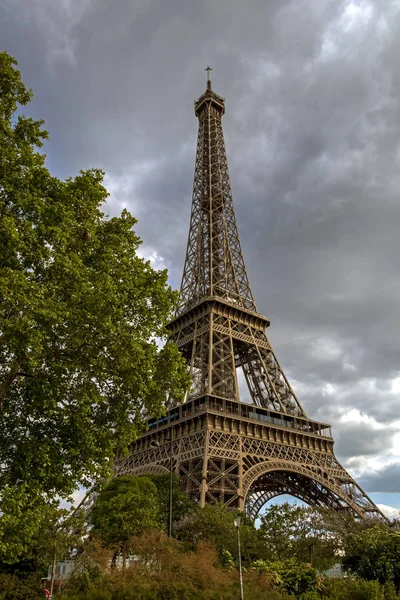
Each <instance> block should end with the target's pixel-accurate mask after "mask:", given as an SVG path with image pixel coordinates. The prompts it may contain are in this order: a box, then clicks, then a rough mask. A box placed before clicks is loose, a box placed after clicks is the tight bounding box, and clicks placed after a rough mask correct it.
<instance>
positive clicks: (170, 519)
mask: <svg viewBox="0 0 400 600" xmlns="http://www.w3.org/2000/svg"><path fill="white" fill-rule="evenodd" d="M164 439H165V441H166V442H169V493H168V537H169V538H171V537H172V487H173V485H172V484H173V468H172V467H173V460H172V458H173V456H172V441H173V440H172V435H171V437H169V438H164ZM150 446H152V447H153V448H159V447H160V442H158V441H156V440H153V441H152V442H150Z"/></svg>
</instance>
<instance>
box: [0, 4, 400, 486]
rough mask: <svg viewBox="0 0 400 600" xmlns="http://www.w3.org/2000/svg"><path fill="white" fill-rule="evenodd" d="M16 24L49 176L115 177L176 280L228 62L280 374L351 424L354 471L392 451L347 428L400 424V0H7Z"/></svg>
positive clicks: (250, 218)
mask: <svg viewBox="0 0 400 600" xmlns="http://www.w3.org/2000/svg"><path fill="white" fill-rule="evenodd" d="M2 11H3V16H4V18H2V19H0V40H1V44H2V45H3V46H4V47H5V48H6V49H7V50H8V51H9V52H10V53H11V54H13V55H15V56H16V57H17V59H18V60H19V63H20V68H21V71H22V73H23V77H24V79H25V81H26V82H27V84H28V85H30V86H32V87H33V88H34V90H35V100H34V102H33V104H32V106H31V108H30V112H31V113H32V114H33V116H36V117H43V118H45V119H46V125H47V128H48V129H49V131H50V136H51V137H50V141H49V143H48V144H47V145H46V152H47V155H48V164H49V166H50V168H51V169H52V171H53V172H55V173H56V174H58V175H59V176H62V177H65V176H68V175H72V174H74V173H75V172H77V171H78V170H79V169H81V168H88V167H91V166H99V167H102V168H104V170H105V171H106V173H107V182H108V185H109V187H110V190H111V191H112V192H113V193H112V197H111V199H110V202H109V203H108V206H107V207H106V211H107V212H109V213H110V214H115V213H118V212H119V211H120V210H121V207H122V206H127V207H128V208H129V209H130V210H131V212H132V213H133V214H134V215H135V216H136V217H137V218H138V219H139V223H138V227H137V229H138V232H139V233H140V235H141V236H142V237H143V239H144V244H145V248H146V250H147V252H148V253H154V252H155V253H157V255H158V256H161V257H162V258H163V259H164V262H165V264H166V265H167V266H168V268H169V270H170V277H171V281H172V283H173V285H174V286H178V285H179V283H180V276H181V270H182V266H183V259H184V252H185V249H186V238H187V228H188V222H189V214H190V196H191V186H192V180H193V166H194V155H195V145H196V130H197V124H196V119H195V117H194V114H193V100H194V99H195V98H196V97H198V96H199V95H200V94H201V93H202V91H203V89H204V81H205V76H204V72H203V69H204V67H205V66H206V65H207V64H208V63H211V65H212V66H213V67H214V71H213V73H212V76H213V86H214V88H215V89H216V91H217V92H218V93H220V94H221V95H223V96H224V97H225V98H226V106H227V113H226V115H225V117H224V129H225V135H226V145H227V151H228V159H229V163H230V171H231V179H232V185H233V191H234V195H235V198H236V211H237V219H238V226H239V232H240V235H241V240H242V246H243V253H244V257H245V261H246V264H247V268H248V271H249V277H250V281H251V284H252V287H253V292H254V295H255V297H256V300H257V304H258V308H259V310H260V311H261V312H263V313H265V314H267V316H268V317H269V318H270V319H271V323H272V325H271V329H270V332H268V333H269V337H270V339H271V342H272V344H273V346H274V348H275V350H276V352H277V355H278V357H279V359H280V362H281V364H282V365H283V367H284V368H285V369H286V371H287V374H288V376H289V377H290V378H291V379H292V381H293V383H294V387H295V388H296V390H297V392H298V396H299V398H300V400H301V401H302V403H303V404H304V406H305V408H306V410H307V411H308V413H309V415H310V416H311V417H313V418H316V419H321V420H322V421H327V420H331V421H332V422H333V424H334V432H335V437H336V439H337V443H336V449H337V452H338V453H339V454H340V455H341V456H342V457H344V458H345V459H346V460H348V459H351V458H352V457H353V458H354V457H358V458H357V460H359V459H360V457H363V456H367V455H368V456H372V455H374V454H375V455H379V454H390V452H391V447H392V441H393V440H392V435H393V433H394V431H395V428H393V429H390V435H387V436H385V435H383V433H382V431H383V430H382V429H377V428H376V427H375V429H373V428H372V425H371V427H370V426H369V425H368V423H366V422H365V421H361V422H360V423H359V424H353V425H352V426H351V427H352V428H351V427H350V425H346V421H345V419H342V417H343V415H346V412H348V411H350V410H351V409H354V408H355V409H357V410H358V411H359V412H360V413H361V414H362V415H367V416H368V417H371V418H372V419H375V421H376V422H378V423H382V424H387V425H389V426H390V424H391V423H392V422H393V421H395V420H397V419H398V418H399V400H400V398H399V392H397V393H396V391H395V389H394V390H393V389H392V380H393V379H395V378H396V377H398V376H399V375H400V338H399V335H398V331H399V330H400V310H399V306H400V279H399V259H398V257H399V255H400V236H399V234H398V232H399V230H400V199H399V198H400V197H399V193H398V190H399V189H400V168H399V167H400V164H399V163H400V142H399V140H400V107H399V98H400V64H399V62H398V58H397V57H398V55H399V54H400V36H399V35H398V31H399V24H400V22H399V19H400V7H399V6H398V4H396V3H394V2H391V1H390V0H382V1H381V2H379V3H376V2H373V1H372V0H370V1H368V0H365V1H361V0H353V2H350V1H349V0H327V1H325V2H320V1H319V0H308V2H306V3H299V2H296V1H295V0H279V1H278V0H276V1H271V2H265V1H262V0H248V2H246V3H245V4H243V3H241V2H238V1H236V0H234V1H232V0H229V1H228V0H217V1H215V0H202V1H196V2H194V1H188V0H170V1H169V2H168V3H166V2H163V1H162V0H115V2H113V3H112V4H111V3H109V2H107V1H106V0H87V1H86V2H81V3H79V5H78V4H77V3H75V2H72V0H65V2H62V3H54V2H52V0H18V1H17V2H14V1H13V2H12V1H11V0H6V3H5V5H4V7H3V9H2ZM329 386H331V388H332V390H333V392H332V393H331V392H329V393H328V392H327V390H328V389H331V388H329ZM371 428H372V429H371ZM372 433H373V435H372ZM365 440H368V443H366V441H365ZM360 460H362V458H361V459H360ZM382 489H383V488H382Z"/></svg>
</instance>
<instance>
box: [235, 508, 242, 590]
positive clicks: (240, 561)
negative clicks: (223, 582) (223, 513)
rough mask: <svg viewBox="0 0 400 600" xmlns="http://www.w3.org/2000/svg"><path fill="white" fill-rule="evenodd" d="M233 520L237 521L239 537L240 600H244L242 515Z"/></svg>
mask: <svg viewBox="0 0 400 600" xmlns="http://www.w3.org/2000/svg"><path fill="white" fill-rule="evenodd" d="M233 522H234V523H235V527H236V531H237V539H238V552H239V583H240V600H244V595H243V573H242V553H241V550H240V517H236V518H235V519H234V520H233Z"/></svg>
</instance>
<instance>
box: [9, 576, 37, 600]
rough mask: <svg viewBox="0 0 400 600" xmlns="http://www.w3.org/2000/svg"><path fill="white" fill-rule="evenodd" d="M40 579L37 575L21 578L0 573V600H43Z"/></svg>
mask: <svg viewBox="0 0 400 600" xmlns="http://www.w3.org/2000/svg"><path fill="white" fill-rule="evenodd" d="M43 598H44V592H43V588H42V586H41V585H40V579H39V578H38V577H35V576H33V575H32V576H30V577H27V578H26V579H19V578H18V577H17V576H16V575H9V574H8V573H0V600H43Z"/></svg>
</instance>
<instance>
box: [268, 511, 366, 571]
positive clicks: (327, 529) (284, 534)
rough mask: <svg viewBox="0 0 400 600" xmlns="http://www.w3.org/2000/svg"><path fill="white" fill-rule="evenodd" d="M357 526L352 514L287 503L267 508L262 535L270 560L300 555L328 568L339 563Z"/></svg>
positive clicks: (299, 559)
mask: <svg viewBox="0 0 400 600" xmlns="http://www.w3.org/2000/svg"><path fill="white" fill-rule="evenodd" d="M355 527H356V524H355V521H354V518H353V517H352V516H351V515H344V514H340V515H338V513H335V512H334V511H331V510H327V509H324V508H319V509H316V508H314V507H313V508H312V507H308V506H298V505H295V504H290V503H284V504H273V505H271V506H270V507H269V508H267V510H266V511H265V513H264V514H263V515H262V516H261V524H260V535H261V537H262V539H263V542H264V544H265V548H266V550H265V553H266V555H267V557H268V558H269V559H270V560H273V561H285V560H288V559H291V558H296V559H297V560H298V561H299V562H304V561H306V562H309V563H311V564H312V565H313V566H314V567H315V568H317V569H319V570H321V571H324V570H326V569H329V568H330V567H332V566H333V565H334V564H335V563H337V562H338V552H339V551H341V549H342V547H343V543H344V539H345V538H346V536H347V535H348V533H349V532H350V531H351V530H353V529H354V528H355Z"/></svg>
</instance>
